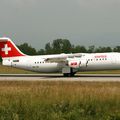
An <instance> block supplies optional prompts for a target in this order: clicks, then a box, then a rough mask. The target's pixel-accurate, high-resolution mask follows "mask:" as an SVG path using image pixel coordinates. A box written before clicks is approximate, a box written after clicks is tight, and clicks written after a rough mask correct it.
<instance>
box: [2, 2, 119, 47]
mask: <svg viewBox="0 0 120 120" xmlns="http://www.w3.org/2000/svg"><path fill="white" fill-rule="evenodd" d="M0 36H1V37H2V36H8V37H10V38H11V39H13V41H14V42H15V43H16V44H21V43H24V42H28V43H29V44H31V45H32V46H33V47H35V48H37V49H40V48H44V45H45V44H46V43H47V42H52V40H54V39H57V38H65V39H69V40H70V41H71V43H72V44H75V45H77V44H79V45H85V46H89V45H97V46H112V47H114V46H116V45H120V0H0Z"/></svg>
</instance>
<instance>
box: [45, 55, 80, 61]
mask: <svg viewBox="0 0 120 120" xmlns="http://www.w3.org/2000/svg"><path fill="white" fill-rule="evenodd" d="M75 57H82V54H81V53H75V54H65V55H62V56H59V57H53V58H46V59H45V61H46V62H57V63H66V62H67V61H68V59H70V58H75Z"/></svg>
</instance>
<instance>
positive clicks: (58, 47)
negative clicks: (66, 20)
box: [18, 39, 120, 55]
mask: <svg viewBox="0 0 120 120" xmlns="http://www.w3.org/2000/svg"><path fill="white" fill-rule="evenodd" d="M18 48H19V49H20V50H21V51H22V52H23V53H25V54H28V55H47V54H59V53H104V52H120V46H116V47H114V48H111V47H109V46H107V47H101V46H100V47H95V46H94V45H92V46H89V47H85V46H81V45H76V46H75V45H73V44H71V43H70V41H69V40H67V39H56V40H53V42H52V43H50V42H48V43H46V44H45V47H44V49H40V50H36V49H35V48H33V47H32V46H31V45H28V43H23V44H21V45H18Z"/></svg>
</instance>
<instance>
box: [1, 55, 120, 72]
mask: <svg viewBox="0 0 120 120" xmlns="http://www.w3.org/2000/svg"><path fill="white" fill-rule="evenodd" d="M59 56H60V55H44V56H21V57H11V58H4V59H3V65H6V66H11V67H16V68H21V69H26V70H31V71H37V72H44V73H52V72H61V71H62V69H63V68H64V67H65V66H67V65H66V64H65V63H60V62H47V61H45V59H47V58H54V57H59ZM67 61H80V65H79V67H76V68H75V67H73V69H76V70H77V71H93V70H113V69H120V53H92V54H88V53H82V56H81V57H74V58H67Z"/></svg>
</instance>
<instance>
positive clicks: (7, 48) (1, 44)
mask: <svg viewBox="0 0 120 120" xmlns="http://www.w3.org/2000/svg"><path fill="white" fill-rule="evenodd" d="M0 56H1V57H2V58H6V57H18V56H25V54H23V53H22V52H21V51H20V50H19V49H18V48H17V47H16V45H15V44H14V43H13V42H12V41H11V40H10V39H9V38H0Z"/></svg>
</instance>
